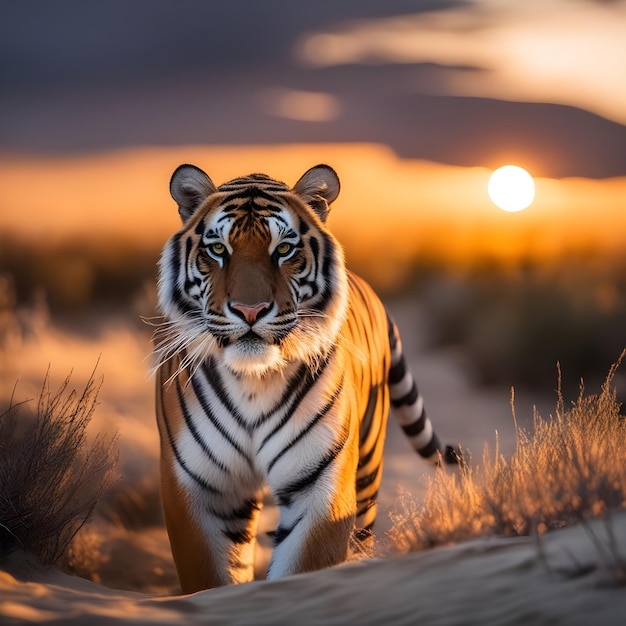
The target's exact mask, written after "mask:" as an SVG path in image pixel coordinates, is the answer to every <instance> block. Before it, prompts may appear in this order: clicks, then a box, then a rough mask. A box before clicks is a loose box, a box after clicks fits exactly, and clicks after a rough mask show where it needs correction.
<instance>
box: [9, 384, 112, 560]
mask: <svg viewBox="0 0 626 626" xmlns="http://www.w3.org/2000/svg"><path fill="white" fill-rule="evenodd" d="M69 384H70V379H69V377H68V378H66V379H65V382H64V383H63V384H62V385H61V387H60V388H59V389H58V391H56V392H55V393H52V392H51V391H50V389H49V381H48V377H47V376H46V379H45V382H44V384H43V388H42V391H41V394H40V396H39V400H38V402H37V406H36V409H35V410H34V411H31V410H30V409H31V407H30V404H31V403H29V402H23V403H19V404H13V403H11V405H10V406H9V408H8V409H7V410H6V411H5V412H4V413H2V414H1V415H0V557H2V556H3V555H5V554H7V553H9V552H10V551H12V550H13V549H15V548H17V547H19V548H22V549H24V550H27V551H29V552H31V553H34V554H35V555H36V556H37V557H39V559H40V560H41V561H42V562H43V563H46V564H51V563H55V562H57V561H59V559H61V558H62V557H65V556H66V553H67V549H68V546H69V544H70V543H71V541H72V539H73V538H74V537H75V536H76V534H77V532H78V531H79V530H80V529H81V527H82V526H83V525H84V524H85V522H86V521H87V519H88V518H89V517H90V515H91V513H92V512H93V509H94V507H95V505H96V503H97V502H98V500H99V498H100V496H101V495H102V494H103V493H104V492H105V491H106V490H107V489H108V487H109V486H110V485H111V484H112V481H113V467H114V464H115V459H114V458H113V457H112V447H113V443H114V440H115V437H109V438H107V437H104V436H102V435H98V436H96V437H95V438H94V439H93V440H92V441H91V442H90V444H89V445H87V434H86V429H87V426H88V424H89V421H90V419H91V417H92V415H93V412H94V409H95V406H96V401H97V394H98V389H99V385H97V384H96V383H95V382H94V378H93V375H92V376H91V377H90V379H89V381H88V382H87V385H86V386H85V388H84V390H83V391H82V392H77V391H76V390H70V389H69Z"/></svg>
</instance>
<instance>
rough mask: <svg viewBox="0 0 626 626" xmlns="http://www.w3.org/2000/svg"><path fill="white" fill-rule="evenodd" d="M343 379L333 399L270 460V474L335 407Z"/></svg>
mask: <svg viewBox="0 0 626 626" xmlns="http://www.w3.org/2000/svg"><path fill="white" fill-rule="evenodd" d="M343 380H344V379H343V376H342V377H341V380H340V381H339V385H338V386H337V389H336V391H335V393H333V395H332V397H331V399H330V400H329V401H328V402H327V403H326V404H325V405H324V406H323V407H322V408H321V410H320V411H318V413H317V414H316V415H315V416H314V417H313V419H312V420H311V421H310V422H309V423H308V424H307V425H306V426H305V427H304V428H303V429H302V430H301V431H300V432H299V433H298V434H297V435H296V436H295V437H294V438H293V439H292V440H291V441H290V442H289V443H288V444H287V445H286V446H285V447H284V448H283V449H282V450H281V451H280V452H279V453H278V454H277V455H276V456H275V457H274V458H273V459H272V460H271V461H270V463H269V465H268V466H267V473H268V474H269V473H270V472H271V471H272V468H273V467H274V465H275V464H276V463H277V461H278V460H279V459H280V458H281V457H282V456H283V455H284V454H286V453H287V452H288V451H289V450H290V449H291V448H293V446H295V445H296V444H297V443H298V442H299V441H300V440H301V439H302V438H303V437H305V436H306V435H307V433H309V432H310V431H311V429H312V428H313V427H314V426H315V425H316V424H317V423H318V422H319V421H320V420H321V419H322V418H323V417H324V416H325V415H326V414H327V413H328V411H330V410H331V409H332V408H333V406H334V405H335V402H336V401H337V398H338V397H339V395H340V394H341V389H342V387H343Z"/></svg>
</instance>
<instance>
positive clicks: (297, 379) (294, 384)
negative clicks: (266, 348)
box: [254, 363, 310, 452]
mask: <svg viewBox="0 0 626 626" xmlns="http://www.w3.org/2000/svg"><path fill="white" fill-rule="evenodd" d="M307 372H309V373H310V371H309V369H308V367H307V366H306V365H305V364H304V363H303V364H302V365H300V367H299V368H298V371H297V372H296V373H295V374H294V375H293V377H292V378H291V380H290V381H289V384H288V385H287V387H286V388H285V391H284V392H283V394H282V396H281V397H280V400H279V401H278V402H277V403H276V404H275V405H274V406H273V407H272V409H271V410H269V411H267V412H266V413H263V414H262V415H261V416H260V417H259V419H257V420H256V422H255V423H254V428H258V427H259V426H260V425H261V424H263V422H265V421H267V420H268V419H269V418H270V417H271V416H272V415H274V414H275V413H276V412H277V411H279V410H280V409H281V408H282V407H283V406H284V405H285V403H286V402H287V400H288V399H289V398H290V397H291V395H292V394H293V393H294V392H295V390H296V389H297V388H298V386H299V385H300V383H302V382H303V380H305V379H304V375H305V374H306V373H307ZM264 444H265V440H263V442H262V443H261V447H260V448H259V450H260V449H261V448H262V447H263V445H264ZM257 452H258V450H257Z"/></svg>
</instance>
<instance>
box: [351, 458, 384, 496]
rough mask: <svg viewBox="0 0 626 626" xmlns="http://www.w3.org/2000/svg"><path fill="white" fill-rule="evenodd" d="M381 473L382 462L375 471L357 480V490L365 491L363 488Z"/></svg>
mask: <svg viewBox="0 0 626 626" xmlns="http://www.w3.org/2000/svg"><path fill="white" fill-rule="evenodd" d="M379 473H380V464H379V465H377V466H376V467H375V468H374V471H373V472H370V473H369V474H367V476H362V477H361V478H359V479H357V481H356V490H357V492H359V491H363V489H365V488H367V487H369V486H370V485H371V484H372V483H373V482H374V481H375V480H376V478H377V476H378V474H379Z"/></svg>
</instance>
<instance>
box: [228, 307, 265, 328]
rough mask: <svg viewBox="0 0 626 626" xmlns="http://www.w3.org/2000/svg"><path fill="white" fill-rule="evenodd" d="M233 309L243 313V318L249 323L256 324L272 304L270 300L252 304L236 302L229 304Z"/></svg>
mask: <svg viewBox="0 0 626 626" xmlns="http://www.w3.org/2000/svg"><path fill="white" fill-rule="evenodd" d="M229 306H230V308H231V309H234V310H235V311H237V312H238V313H239V314H241V315H243V318H244V319H245V320H246V322H248V324H254V322H256V321H257V319H259V317H261V315H262V314H263V313H265V312H267V311H269V308H270V306H271V304H270V303H269V302H258V303H257V304H253V305H252V306H250V305H248V304H239V303H238V302H235V303H233V304H230V305H229Z"/></svg>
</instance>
